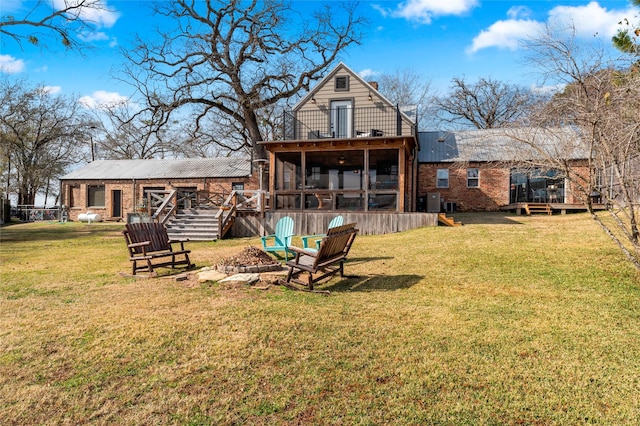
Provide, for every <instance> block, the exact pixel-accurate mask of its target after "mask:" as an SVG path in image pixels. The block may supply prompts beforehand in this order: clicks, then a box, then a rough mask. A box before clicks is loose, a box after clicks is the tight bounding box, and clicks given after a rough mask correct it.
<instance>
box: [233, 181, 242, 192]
mask: <svg viewBox="0 0 640 426" xmlns="http://www.w3.org/2000/svg"><path fill="white" fill-rule="evenodd" d="M231 190H232V191H244V182H232V183H231Z"/></svg>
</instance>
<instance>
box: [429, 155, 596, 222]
mask: <svg viewBox="0 0 640 426" xmlns="http://www.w3.org/2000/svg"><path fill="white" fill-rule="evenodd" d="M467 168H478V169H480V185H479V186H478V187H477V188H469V187H467ZM438 169H448V170H449V187H448V188H438V187H437V185H436V173H437V170H438ZM510 169H511V166H509V165H500V164H498V163H491V164H488V163H469V164H466V163H465V164H461V163H460V164H455V163H421V164H420V165H419V166H418V196H419V197H424V196H426V194H427V193H433V192H439V193H440V197H441V199H442V200H443V201H444V202H445V203H446V202H454V203H456V209H457V210H459V211H497V210H499V209H500V207H501V206H504V205H508V204H509V188H510ZM572 172H573V173H574V178H575V175H582V176H588V174H589V169H588V166H587V165H586V163H585V162H584V161H576V162H574V163H573V165H572ZM583 198H584V194H582V197H581V190H580V189H579V188H578V186H577V185H576V184H575V183H573V182H571V183H569V185H568V187H567V188H565V199H564V202H565V203H568V204H581V203H582V202H583Z"/></svg>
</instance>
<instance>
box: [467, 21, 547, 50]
mask: <svg viewBox="0 0 640 426" xmlns="http://www.w3.org/2000/svg"><path fill="white" fill-rule="evenodd" d="M542 28H543V24H542V23H540V22H538V21H532V20H520V19H508V20H506V21H498V22H496V23H494V24H492V25H491V26H490V27H489V28H488V29H486V30H483V31H482V32H480V34H478V35H477V36H476V37H475V38H474V39H473V42H472V44H471V46H470V47H469V48H468V49H467V53H475V52H477V51H478V50H481V49H486V48H488V47H499V48H502V49H510V50H516V49H517V48H518V45H519V42H520V41H521V40H523V39H525V38H527V37H531V36H534V35H536V34H538V33H539V32H540V31H541V30H542Z"/></svg>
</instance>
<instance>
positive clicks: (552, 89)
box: [529, 84, 566, 95]
mask: <svg viewBox="0 0 640 426" xmlns="http://www.w3.org/2000/svg"><path fill="white" fill-rule="evenodd" d="M565 87H566V86H565V85H564V84H556V85H553V86H537V85H535V84H532V85H531V86H529V88H530V89H531V91H532V92H533V93H538V94H540V95H553V94H556V93H559V92H562V91H563V90H564V88H565Z"/></svg>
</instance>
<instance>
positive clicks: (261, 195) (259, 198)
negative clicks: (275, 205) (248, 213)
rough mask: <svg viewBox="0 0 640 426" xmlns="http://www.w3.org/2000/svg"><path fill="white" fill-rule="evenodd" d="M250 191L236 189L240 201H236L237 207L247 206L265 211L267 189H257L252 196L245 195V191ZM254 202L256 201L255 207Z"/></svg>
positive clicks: (261, 211)
mask: <svg viewBox="0 0 640 426" xmlns="http://www.w3.org/2000/svg"><path fill="white" fill-rule="evenodd" d="M246 192H249V191H236V193H237V199H238V200H239V201H237V202H236V207H237V208H238V209H241V208H247V209H249V210H254V211H256V212H259V213H263V212H264V199H265V193H266V191H263V190H255V191H253V194H252V195H251V196H250V197H247V196H245V193H246ZM253 203H255V207H253Z"/></svg>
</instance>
